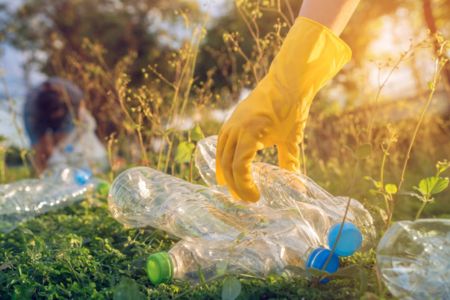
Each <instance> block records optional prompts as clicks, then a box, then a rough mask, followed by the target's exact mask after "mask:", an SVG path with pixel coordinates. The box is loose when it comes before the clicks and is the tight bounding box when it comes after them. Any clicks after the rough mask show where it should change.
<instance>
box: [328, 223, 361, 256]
mask: <svg viewBox="0 0 450 300" xmlns="http://www.w3.org/2000/svg"><path fill="white" fill-rule="evenodd" d="M341 225H342V223H338V224H335V225H333V226H332V227H331V229H330V231H329V232H328V246H329V247H330V249H333V248H334V247H336V248H334V253H336V254H337V255H338V256H350V255H352V254H353V253H355V252H356V251H357V250H358V249H359V248H360V247H361V244H362V239H363V237H362V234H361V231H360V230H359V229H358V227H356V226H355V224H353V223H350V222H344V227H343V228H342V232H341V236H340V237H339V241H338V243H337V245H336V246H335V244H336V240H337V237H338V234H339V229H340V228H341Z"/></svg>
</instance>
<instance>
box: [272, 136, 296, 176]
mask: <svg viewBox="0 0 450 300" xmlns="http://www.w3.org/2000/svg"><path fill="white" fill-rule="evenodd" d="M277 146H278V164H279V166H280V167H281V168H283V169H286V170H289V171H298V170H299V168H300V161H299V155H300V147H299V145H298V144H297V143H296V142H295V141H293V142H285V143H281V144H278V145H277Z"/></svg>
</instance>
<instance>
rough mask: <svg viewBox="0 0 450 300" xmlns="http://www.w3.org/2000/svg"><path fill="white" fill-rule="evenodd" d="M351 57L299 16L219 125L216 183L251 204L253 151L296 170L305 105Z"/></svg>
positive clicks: (343, 46) (253, 194)
mask: <svg viewBox="0 0 450 300" xmlns="http://www.w3.org/2000/svg"><path fill="white" fill-rule="evenodd" d="M350 58H351V50H350V48H349V47H348V46H347V44H345V42H343V41H342V40H341V39H339V38H338V37H337V36H336V35H334V34H333V33H332V32H331V31H330V30H329V29H328V28H326V27H325V26H323V25H321V24H319V23H317V22H315V21H313V20H310V19H307V18H304V17H299V18H298V19H297V20H296V22H295V24H294V25H293V26H292V28H291V30H290V31H289V33H288V35H287V36H286V39H285V40H284V42H283V45H282V47H281V49H280V51H279V53H278V54H277V56H276V57H275V58H274V60H273V62H272V65H271V66H270V69H269V72H268V73H267V75H266V76H265V77H264V78H263V79H262V80H261V81H260V82H259V83H258V85H257V86H256V88H255V89H254V90H253V91H252V93H251V94H250V96H249V97H248V98H246V99H245V100H244V101H242V102H241V103H240V104H239V105H238V106H237V108H236V110H235V111H234V112H233V114H232V116H231V117H230V119H229V120H228V121H227V122H226V123H225V124H224V125H223V127H222V129H221V131H220V133H219V140H218V145H217V153H216V174H217V182H218V183H219V184H221V185H227V186H228V188H229V190H230V192H231V193H232V194H233V196H234V197H235V198H241V199H242V200H245V201H252V202H256V201H258V199H259V191H258V189H257V187H256V185H255V183H254V181H253V178H252V175H251V162H252V160H253V159H254V157H255V155H256V152H257V151H258V150H261V149H263V148H265V147H271V146H273V145H276V146H277V150H278V163H279V165H280V167H282V168H285V169H288V170H291V171H296V170H298V168H299V158H298V157H299V143H300V142H301V140H302V138H303V129H304V126H305V122H306V119H307V116H308V113H309V107H310V105H311V102H312V100H313V98H314V96H315V95H316V93H317V92H318V91H319V89H320V88H321V87H322V86H323V85H324V84H325V82H326V81H327V80H329V79H331V78H332V77H333V76H334V75H336V73H337V72H338V71H339V70H340V69H341V68H342V67H343V66H344V64H346V63H347V62H348V61H349V60H350Z"/></svg>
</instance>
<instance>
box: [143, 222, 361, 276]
mask: <svg viewBox="0 0 450 300" xmlns="http://www.w3.org/2000/svg"><path fill="white" fill-rule="evenodd" d="M338 225H340V224H338ZM339 227H340V226H333V227H332V228H331V230H330V234H329V237H330V236H333V231H336V230H338V229H339ZM341 236H342V238H343V240H344V243H341V242H338V245H336V249H335V250H336V252H333V251H332V250H330V249H326V248H324V247H323V246H321V245H320V239H318V237H317V235H314V234H311V231H310V229H309V228H308V227H305V226H302V224H301V222H295V221H293V220H289V219H285V218H282V219H280V222H279V223H278V224H276V225H275V226H270V227H267V228H264V229H262V230H256V231H253V232H250V233H248V234H247V235H243V236H241V237H240V238H238V239H236V240H235V241H232V242H229V241H228V242H224V241H222V242H220V241H219V242H217V241H210V240H202V239H186V240H182V241H180V242H178V243H177V244H176V245H175V246H174V247H173V248H172V249H171V250H170V251H169V252H159V253H155V254H152V255H150V256H149V257H148V260H147V265H146V271H147V274H148V276H149V278H150V281H151V282H152V283H153V284H159V283H162V282H167V281H170V280H171V279H173V278H176V279H181V280H187V281H191V282H193V283H198V282H199V281H201V280H202V279H205V280H208V279H213V278H214V277H216V276H220V275H223V274H225V273H226V274H252V275H256V276H260V277H265V276H267V275H269V274H281V273H283V272H285V273H286V274H288V275H291V274H299V273H302V274H304V271H305V270H308V269H311V268H312V269H316V270H322V271H325V272H326V273H328V274H332V273H334V272H336V271H337V269H338V268H339V258H338V252H340V253H342V250H346V251H347V252H346V253H345V256H349V255H352V254H353V253H354V252H355V251H356V250H357V249H358V248H359V247H360V245H361V233H360V232H359V230H357V229H356V230H355V227H354V225H353V224H351V223H345V225H344V230H343V233H342V235H341ZM355 236H356V239H355ZM334 242H335V240H333V238H331V239H330V242H329V246H330V248H331V247H332V245H333V243H334Z"/></svg>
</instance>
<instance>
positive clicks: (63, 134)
mask: <svg viewBox="0 0 450 300" xmlns="http://www.w3.org/2000/svg"><path fill="white" fill-rule="evenodd" d="M83 98H84V95H83V92H82V91H81V89H80V88H79V87H77V86H76V85H75V84H73V83H72V82H70V81H68V80H65V79H62V78H57V77H52V78H49V79H47V80H46V81H45V82H43V83H42V84H40V85H38V86H37V87H35V88H33V89H32V90H31V91H30V92H29V93H28V94H27V97H26V101H25V107H24V122H25V130H26V133H27V134H28V137H29V139H30V142H31V146H32V149H33V150H34V151H33V152H34V157H33V162H34V166H35V168H36V170H37V172H38V173H42V172H43V171H44V170H46V169H51V168H54V167H57V166H61V165H69V166H73V167H85V168H91V169H92V170H93V171H94V172H97V171H103V170H105V169H106V168H107V166H108V160H107V153H106V149H105V147H104V146H103V145H102V144H101V142H100V141H99V139H98V137H97V136H96V134H95V128H96V123H95V119H94V118H93V117H92V115H91V114H90V113H89V111H88V110H87V109H86V107H85V103H84V100H83Z"/></svg>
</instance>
